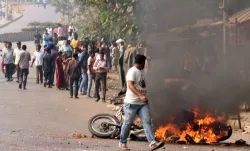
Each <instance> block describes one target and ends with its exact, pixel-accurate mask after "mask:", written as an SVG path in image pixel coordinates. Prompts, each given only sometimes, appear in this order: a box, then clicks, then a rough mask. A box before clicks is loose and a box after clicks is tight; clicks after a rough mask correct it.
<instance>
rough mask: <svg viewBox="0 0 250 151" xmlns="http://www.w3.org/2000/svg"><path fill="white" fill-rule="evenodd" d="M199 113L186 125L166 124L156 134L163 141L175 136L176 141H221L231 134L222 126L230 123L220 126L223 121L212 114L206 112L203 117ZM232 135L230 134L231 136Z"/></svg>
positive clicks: (187, 142) (189, 142)
mask: <svg viewBox="0 0 250 151" xmlns="http://www.w3.org/2000/svg"><path fill="white" fill-rule="evenodd" d="M199 117H200V116H199V115H198V114H197V113H194V121H191V122H188V123H185V125H184V127H178V126H177V125H175V124H173V123H169V124H167V125H166V126H161V127H159V128H158V129H157V130H156V132H155V136H156V138H157V139H158V140H161V141H169V142H170V141H172V140H169V139H171V137H173V136H174V138H175V139H176V140H175V143H178V142H180V143H185V144H192V143H213V142H218V141H220V139H221V138H223V137H225V136H228V135H231V134H228V130H227V129H226V130H227V131H225V130H224V129H223V128H222V127H224V126H225V127H229V125H226V124H223V125H222V127H220V124H221V121H218V120H216V119H215V118H214V117H212V116H211V115H210V114H206V115H205V116H204V117H203V118H199ZM229 137H230V136H229Z"/></svg>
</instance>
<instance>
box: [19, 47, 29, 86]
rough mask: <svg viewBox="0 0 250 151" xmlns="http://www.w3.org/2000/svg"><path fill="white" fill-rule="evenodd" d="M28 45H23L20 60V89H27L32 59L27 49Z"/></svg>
mask: <svg viewBox="0 0 250 151" xmlns="http://www.w3.org/2000/svg"><path fill="white" fill-rule="evenodd" d="M26 49H27V46H26V45H23V46H22V50H21V51H20V53H19V54H20V60H19V67H20V78H19V79H20V83H19V89H22V88H23V89H24V90H26V84H27V78H28V75H29V62H30V60H31V57H30V53H29V52H27V51H26Z"/></svg>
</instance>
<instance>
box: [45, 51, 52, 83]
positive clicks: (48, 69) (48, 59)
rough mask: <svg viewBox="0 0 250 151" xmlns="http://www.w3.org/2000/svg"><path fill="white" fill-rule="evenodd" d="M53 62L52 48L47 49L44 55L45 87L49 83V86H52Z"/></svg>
mask: <svg viewBox="0 0 250 151" xmlns="http://www.w3.org/2000/svg"><path fill="white" fill-rule="evenodd" d="M53 64H54V58H53V56H52V55H51V49H47V53H46V55H45V56H44V57H43V71H44V87H46V86H47V85H48V88H52V73H53Z"/></svg>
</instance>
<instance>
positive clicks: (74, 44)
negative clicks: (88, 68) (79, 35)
mask: <svg viewBox="0 0 250 151" xmlns="http://www.w3.org/2000/svg"><path fill="white" fill-rule="evenodd" d="M70 45H71V46H72V48H73V49H74V53H78V52H76V50H75V49H76V48H77V47H79V46H80V42H79V40H72V41H71V44H70Z"/></svg>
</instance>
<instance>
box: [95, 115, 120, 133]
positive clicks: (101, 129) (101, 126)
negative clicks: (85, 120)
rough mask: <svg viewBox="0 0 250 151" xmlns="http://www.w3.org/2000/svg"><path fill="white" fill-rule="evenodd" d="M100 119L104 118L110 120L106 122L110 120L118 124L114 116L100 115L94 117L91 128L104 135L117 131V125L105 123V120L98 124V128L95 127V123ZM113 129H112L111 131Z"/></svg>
mask: <svg viewBox="0 0 250 151" xmlns="http://www.w3.org/2000/svg"><path fill="white" fill-rule="evenodd" d="M99 119H102V120H105V119H106V120H108V121H106V122H109V123H114V124H116V123H117V122H116V120H115V119H114V118H112V117H109V116H98V117H96V118H94V119H93V120H92V122H91V128H92V129H93V130H94V131H95V132H97V133H100V134H102V135H108V134H109V135H111V134H113V133H114V132H115V131H116V126H110V125H105V122H101V123H100V124H98V126H97V128H96V127H94V124H95V122H96V121H97V120H99ZM107 130H108V132H106V131H107ZM110 130H111V131H110Z"/></svg>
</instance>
